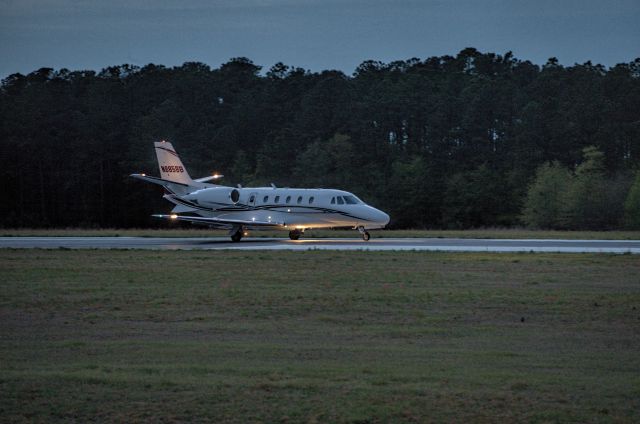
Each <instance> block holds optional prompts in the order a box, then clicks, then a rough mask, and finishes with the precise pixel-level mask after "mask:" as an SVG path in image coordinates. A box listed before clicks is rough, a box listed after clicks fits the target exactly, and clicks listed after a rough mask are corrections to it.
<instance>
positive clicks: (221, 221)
mask: <svg viewBox="0 0 640 424" xmlns="http://www.w3.org/2000/svg"><path fill="white" fill-rule="evenodd" d="M152 216H153V217H154V218H162V219H169V220H175V221H187V222H193V223H194V224H205V225H245V226H248V227H274V228H280V227H284V226H285V224H284V222H275V221H254V220H252V219H251V220H243V219H225V218H213V217H204V216H184V215H152Z"/></svg>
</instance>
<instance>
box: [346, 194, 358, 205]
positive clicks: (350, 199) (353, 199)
mask: <svg viewBox="0 0 640 424" xmlns="http://www.w3.org/2000/svg"><path fill="white" fill-rule="evenodd" d="M343 197H344V201H345V203H346V204H347V205H357V204H358V203H360V202H358V198H357V197H355V196H343Z"/></svg>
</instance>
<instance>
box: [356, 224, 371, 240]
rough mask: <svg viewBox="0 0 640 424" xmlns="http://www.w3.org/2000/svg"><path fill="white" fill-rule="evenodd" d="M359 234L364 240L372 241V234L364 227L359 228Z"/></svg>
mask: <svg viewBox="0 0 640 424" xmlns="http://www.w3.org/2000/svg"><path fill="white" fill-rule="evenodd" d="M358 232H359V233H360V235H361V236H362V240H364V241H369V239H371V234H369V232H368V231H367V230H365V229H364V227H362V226H360V227H358Z"/></svg>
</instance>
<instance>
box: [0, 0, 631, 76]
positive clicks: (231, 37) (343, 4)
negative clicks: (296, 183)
mask: <svg viewBox="0 0 640 424" xmlns="http://www.w3.org/2000/svg"><path fill="white" fill-rule="evenodd" d="M639 22H640V0H608V1H603V0H535V1H532V0H529V1H521V0H485V1H481V0H449V1H444V0H424V1H417V0H408V1H402V0H396V1H393V0H369V1H365V0H343V1H338V0H210V1H206V0H192V1H188V0H183V1H178V0H164V1H162V0H159V1H152V0H142V1H135V0H111V1H99V0H55V1H44V0H0V57H1V58H2V59H1V60H0V77H5V76H7V75H9V74H11V73H14V72H21V73H29V72H31V71H33V70H36V69H38V68H40V67H52V68H56V69H59V68H69V69H72V70H77V69H94V70H100V69H101V68H103V67H105V66H110V65H117V64H123V63H130V64H134V65H139V66H143V65H145V64H147V63H156V64H162V65H166V66H174V65H180V64H182V63H183V62H186V61H199V62H204V63H206V64H208V65H210V66H212V67H218V66H219V65H220V64H222V63H224V62H226V61H227V60H228V59H229V58H232V57H238V56H245V57H248V58H250V59H251V60H253V61H254V62H255V63H256V64H258V65H261V66H263V67H265V68H267V69H268V68H269V67H271V66H272V65H273V64H274V63H276V62H279V61H281V62H284V63H285V64H287V65H292V66H300V67H303V68H307V69H311V70H313V71H320V70H323V69H340V70H342V71H344V72H346V73H347V74H351V73H352V72H353V70H354V69H355V68H356V66H357V65H358V64H360V63H361V62H362V61H364V60H368V59H373V60H381V61H384V62H389V61H393V60H401V59H408V58H411V57H418V58H421V59H424V58H426V57H430V56H440V55H445V54H450V55H455V54H456V53H457V52H459V51H460V50H461V49H463V48H465V47H475V48H477V49H478V50H480V51H483V52H495V53H499V54H503V53H505V52H507V51H509V50H511V51H513V53H514V54H515V56H516V57H517V58H519V59H523V60H531V61H532V62H534V63H538V64H543V63H545V62H546V60H547V59H548V58H549V57H552V56H555V57H557V58H558V59H559V60H560V62H561V63H562V64H565V65H572V64H574V63H576V62H577V63H583V62H585V61H587V60H591V61H592V62H594V63H601V64H603V65H607V66H612V65H615V64H616V63H619V62H629V61H631V60H633V59H635V58H636V57H640V24H639Z"/></svg>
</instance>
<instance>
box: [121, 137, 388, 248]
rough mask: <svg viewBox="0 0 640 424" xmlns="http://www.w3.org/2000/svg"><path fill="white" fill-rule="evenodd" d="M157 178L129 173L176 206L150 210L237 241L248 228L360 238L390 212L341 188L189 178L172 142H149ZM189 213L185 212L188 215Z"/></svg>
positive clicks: (381, 225) (381, 224)
mask: <svg viewBox="0 0 640 424" xmlns="http://www.w3.org/2000/svg"><path fill="white" fill-rule="evenodd" d="M154 146H155V151H156V156H157V158H158V165H159V166H160V178H158V177H152V176H149V175H146V174H131V177H133V178H137V179H140V180H143V181H147V182H150V183H153V184H158V185H161V186H163V187H164V188H165V190H166V194H165V195H164V198H165V199H166V200H168V201H170V202H171V203H173V204H174V205H175V206H174V208H173V210H172V211H171V214H169V215H165V214H156V215H152V216H154V217H156V218H161V219H168V220H173V221H187V222H190V223H193V224H201V225H208V226H210V227H215V228H224V229H228V230H229V235H230V236H231V240H232V241H234V242H239V241H240V240H241V239H242V237H243V236H244V235H247V234H248V233H247V232H248V231H250V230H265V229H277V230H288V231H289V238H290V239H291V240H298V239H299V238H300V237H301V236H302V235H303V234H304V231H305V230H307V229H310V228H340V227H343V228H344V227H349V228H354V229H357V230H358V231H359V232H360V234H361V235H362V239H363V240H364V241H369V239H370V238H371V236H370V234H369V231H368V230H371V229H379V228H384V226H385V225H387V223H389V215H387V214H386V213H384V212H382V211H380V210H378V209H376V208H374V207H372V206H369V205H367V204H366V203H364V202H363V201H362V200H360V199H359V198H358V197H356V196H355V195H353V194H352V193H349V192H347V191H343V190H333V189H320V188H314V189H304V188H288V187H276V186H275V185H274V184H273V183H272V184H271V186H270V187H242V186H241V185H240V184H238V186H237V187H227V186H223V185H218V184H212V183H209V182H208V181H211V180H218V179H220V178H222V175H218V174H215V175H212V176H208V177H204V178H198V179H195V180H193V179H191V177H190V176H189V173H188V172H187V169H186V167H185V166H184V165H183V164H182V161H181V160H180V157H179V156H178V154H177V153H176V151H175V149H174V148H173V146H172V145H171V143H169V142H167V141H160V142H154ZM187 214H188V215H187Z"/></svg>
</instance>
